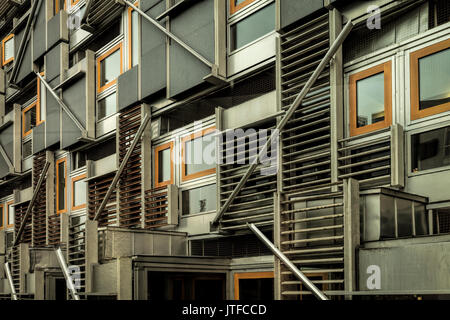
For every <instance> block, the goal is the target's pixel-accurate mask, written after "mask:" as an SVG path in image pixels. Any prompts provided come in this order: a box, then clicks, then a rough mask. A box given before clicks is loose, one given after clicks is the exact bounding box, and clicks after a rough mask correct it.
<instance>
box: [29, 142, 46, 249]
mask: <svg viewBox="0 0 450 320" xmlns="http://www.w3.org/2000/svg"><path fill="white" fill-rule="evenodd" d="M45 163H46V153H45V151H43V152H40V153H38V154H36V155H35V156H34V157H33V189H35V188H36V187H37V184H38V180H39V177H40V176H41V173H42V170H43V169H44V166H45ZM45 186H46V183H45V181H44V182H43V183H42V185H41V188H40V190H39V192H38V195H37V197H36V200H35V201H34V206H33V209H32V210H33V211H32V221H33V247H43V246H45V245H46V240H47V222H46V220H47V219H46V216H47V213H46V210H47V205H46V201H47V197H46V194H47V193H46V191H45Z"/></svg>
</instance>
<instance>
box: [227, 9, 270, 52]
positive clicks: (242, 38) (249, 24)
mask: <svg viewBox="0 0 450 320" xmlns="http://www.w3.org/2000/svg"><path fill="white" fill-rule="evenodd" d="M273 30H275V4H274V3H272V4H271V5H268V6H267V7H264V8H263V9H261V10H259V11H257V12H255V13H253V14H252V15H250V16H248V17H247V18H245V19H243V20H241V21H239V22H237V23H235V24H234V25H232V26H231V51H233V50H236V49H239V48H240V47H242V46H244V45H246V44H247V43H250V42H252V41H253V40H256V39H258V38H260V37H262V36H263V35H265V34H267V33H269V32H271V31H273Z"/></svg>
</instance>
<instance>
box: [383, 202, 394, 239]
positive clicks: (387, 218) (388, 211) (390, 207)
mask: <svg viewBox="0 0 450 320" xmlns="http://www.w3.org/2000/svg"><path fill="white" fill-rule="evenodd" d="M380 200H381V203H382V207H381V210H380V220H381V221H380V238H381V239H392V238H395V207H394V198H392V197H388V196H385V195H381V196H380Z"/></svg>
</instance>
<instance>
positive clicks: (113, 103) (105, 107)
mask: <svg viewBox="0 0 450 320" xmlns="http://www.w3.org/2000/svg"><path fill="white" fill-rule="evenodd" d="M116 112H117V95H116V93H115V92H114V93H112V94H110V95H109V96H107V97H106V98H103V99H101V100H98V103H97V120H102V119H104V118H107V117H109V116H110V115H113V114H115V113H116Z"/></svg>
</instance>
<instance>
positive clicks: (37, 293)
mask: <svg viewBox="0 0 450 320" xmlns="http://www.w3.org/2000/svg"><path fill="white" fill-rule="evenodd" d="M44 299H45V272H44V271H42V270H34V300H44Z"/></svg>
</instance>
